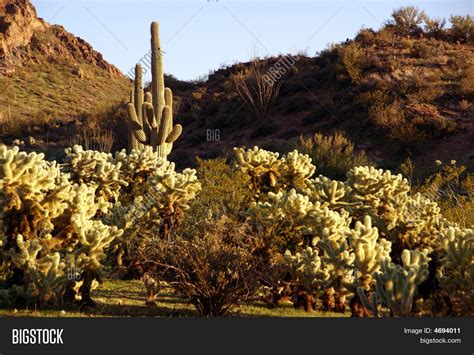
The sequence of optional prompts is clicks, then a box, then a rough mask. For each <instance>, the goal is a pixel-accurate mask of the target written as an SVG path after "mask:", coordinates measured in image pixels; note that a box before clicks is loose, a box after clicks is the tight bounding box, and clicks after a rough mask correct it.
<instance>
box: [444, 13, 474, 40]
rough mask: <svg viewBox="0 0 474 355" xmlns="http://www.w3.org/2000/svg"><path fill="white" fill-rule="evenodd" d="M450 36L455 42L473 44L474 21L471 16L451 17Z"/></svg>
mask: <svg viewBox="0 0 474 355" xmlns="http://www.w3.org/2000/svg"><path fill="white" fill-rule="evenodd" d="M449 22H451V29H450V34H451V36H452V38H453V39H454V40H455V41H463V42H472V41H473V38H474V36H473V32H474V19H473V18H472V17H471V16H470V15H466V16H459V15H458V16H451V17H450V18H449Z"/></svg>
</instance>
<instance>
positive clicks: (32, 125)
mask: <svg viewBox="0 0 474 355" xmlns="http://www.w3.org/2000/svg"><path fill="white" fill-rule="evenodd" d="M410 19H413V18H410V17H408V20H406V19H405V20H404V18H403V16H401V17H399V18H397V17H396V16H395V17H394V19H393V20H392V22H391V23H390V24H388V25H386V26H384V27H383V28H382V29H380V30H378V31H374V30H371V29H363V30H361V31H360V32H359V34H358V35H357V36H356V38H354V39H353V40H347V41H346V42H343V43H340V44H337V45H332V46H330V47H328V48H327V49H326V50H324V51H322V52H321V53H318V54H317V55H316V56H310V55H309V54H299V55H297V56H294V57H293V58H291V59H290V60H288V58H290V57H286V59H285V58H282V57H273V58H265V59H259V60H255V61H253V62H249V63H239V64H236V65H233V66H231V67H225V68H221V69H218V70H216V71H215V72H214V73H212V74H211V75H209V77H208V78H207V79H206V80H202V81H196V82H183V81H179V80H176V79H175V78H174V77H173V76H171V75H169V76H167V77H166V78H165V81H166V85H167V86H169V87H171V88H172V90H173V92H174V94H175V99H176V102H175V109H174V112H175V113H176V117H175V121H176V122H178V123H181V124H182V125H183V127H184V130H183V134H182V136H181V138H180V139H179V140H178V141H177V142H176V144H175V145H174V150H173V152H172V154H171V156H170V158H171V159H172V160H174V161H176V162H177V164H178V165H179V166H181V167H184V166H189V165H193V164H194V163H195V161H194V157H195V156H196V155H199V156H201V157H204V158H206V157H207V158H210V157H217V156H229V155H231V150H232V148H233V147H235V146H247V147H252V146H254V145H258V146H260V147H263V148H266V149H269V150H276V151H281V152H287V151H289V150H292V149H294V148H295V146H296V144H297V141H298V139H299V137H300V136H306V137H308V136H310V135H312V134H314V133H315V132H322V133H324V134H331V133H333V132H335V131H342V132H344V134H345V135H346V136H347V137H348V138H349V139H350V140H352V142H354V144H355V146H356V149H358V150H364V151H365V152H366V153H367V155H368V157H369V158H370V159H371V160H372V161H373V162H375V163H376V164H377V165H378V166H380V167H384V168H390V169H396V168H397V167H398V166H399V165H400V164H401V163H402V162H403V161H405V160H406V159H407V158H408V157H410V158H411V159H412V160H413V162H414V164H415V166H416V167H417V168H418V169H420V170H422V171H429V170H430V169H431V168H432V167H433V162H434V161H435V160H442V161H445V162H446V161H451V160H453V159H454V160H457V161H458V163H460V164H464V165H466V166H467V168H468V170H470V171H474V118H473V116H474V103H473V102H474V84H473V83H474V44H473V38H472V33H473V30H474V25H473V20H472V19H471V18H470V17H469V16H458V17H454V18H452V19H451V21H450V22H451V23H452V27H451V28H447V29H446V28H444V24H443V23H442V21H438V20H429V19H425V20H424V24H422V22H423V21H421V20H420V21H418V22H417V23H415V24H412V23H404V22H403V21H405V22H406V21H409V20H410ZM415 19H416V16H415ZM282 60H283V61H285V60H286V61H287V62H288V61H289V62H291V65H283V66H284V70H283V72H282V73H281V75H279V76H278V80H276V81H275V86H278V87H279V92H278V93H277V95H275V97H274V98H273V99H272V100H271V102H270V104H269V105H268V109H267V110H263V111H264V112H263V113H262V112H260V113H258V112H255V110H254V111H252V110H251V109H250V108H249V106H248V105H246V103H245V100H243V98H242V96H241V95H239V90H238V87H237V86H236V78H239V77H240V78H241V79H242V80H243V82H245V83H246V85H247V86H248V89H249V92H250V93H251V96H252V95H253V97H254V98H256V93H257V92H258V90H257V91H255V88H256V82H257V77H258V76H259V75H260V77H261V76H262V75H268V73H270V72H271V70H274V69H275V68H276V67H277V66H278V65H280V67H281V65H282ZM293 61H294V63H293ZM165 68H166V63H165ZM280 76H281V78H280ZM130 85H131V84H130V81H129V80H128V79H127V78H125V77H124V76H123V75H122V74H121V73H120V71H119V70H118V69H117V68H115V67H114V66H113V65H111V64H109V63H107V62H106V61H105V60H104V59H103V57H102V55H101V54H100V53H98V52H96V51H95V50H94V49H93V48H92V47H91V46H90V45H89V44H88V43H87V42H85V41H84V40H82V39H80V38H78V37H75V36H74V35H72V34H70V33H69V32H67V31H66V30H65V29H64V28H63V27H61V26H57V25H50V24H48V23H46V22H45V21H43V20H42V19H40V18H38V17H37V15H36V11H35V9H34V7H33V6H32V5H31V4H30V2H29V1H28V0H0V139H1V141H4V142H6V143H13V141H14V140H15V139H18V140H19V141H20V142H18V141H17V142H16V143H21V144H24V145H25V147H26V148H31V149H35V150H38V149H42V150H44V151H46V152H51V151H53V153H58V152H61V151H62V148H63V147H65V146H68V145H71V144H74V143H79V144H82V145H83V146H85V147H86V148H94V149H101V150H111V149H112V150H113V149H121V148H124V147H126V146H127V143H128V142H127V141H126V137H127V134H126V132H125V129H126V125H125V124H124V120H126V112H125V110H124V105H123V102H125V101H126V100H127V97H128V92H129V88H130ZM257 101H258V100H257ZM22 141H23V142H22Z"/></svg>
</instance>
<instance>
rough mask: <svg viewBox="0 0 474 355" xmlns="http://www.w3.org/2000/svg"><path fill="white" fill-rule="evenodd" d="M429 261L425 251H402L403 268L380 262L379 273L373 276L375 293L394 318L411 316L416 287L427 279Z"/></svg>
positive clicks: (386, 261) (387, 261)
mask: <svg viewBox="0 0 474 355" xmlns="http://www.w3.org/2000/svg"><path fill="white" fill-rule="evenodd" d="M429 261H430V258H429V257H428V251H427V250H423V251H419V250H413V251H412V250H404V251H403V254H402V262H403V266H401V265H396V264H394V263H392V262H391V261H390V259H388V258H387V259H384V260H382V262H381V271H379V272H377V273H376V274H375V279H376V284H375V292H376V294H377V298H378V300H379V301H380V302H381V303H382V304H383V305H384V306H386V307H388V308H389V309H390V311H391V312H392V313H393V315H394V316H396V317H398V316H409V315H411V313H412V308H413V299H414V296H415V294H416V290H417V286H418V285H419V284H420V283H422V282H423V281H424V280H425V279H426V278H427V277H428V274H429V272H428V262H429Z"/></svg>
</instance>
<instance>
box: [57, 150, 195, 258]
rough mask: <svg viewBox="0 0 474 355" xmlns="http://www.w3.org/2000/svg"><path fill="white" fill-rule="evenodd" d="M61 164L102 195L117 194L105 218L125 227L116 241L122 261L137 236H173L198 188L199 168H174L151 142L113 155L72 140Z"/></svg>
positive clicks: (120, 226)
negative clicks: (150, 144) (197, 170)
mask: <svg viewBox="0 0 474 355" xmlns="http://www.w3.org/2000/svg"><path fill="white" fill-rule="evenodd" d="M63 166H64V168H65V169H66V171H68V172H70V174H71V178H72V179H73V180H74V181H77V182H78V183H84V184H86V185H88V186H91V187H94V188H96V191H97V193H98V197H103V195H105V197H106V198H110V197H113V201H114V202H115V203H114V204H113V206H112V207H111V208H110V211H109V212H108V213H107V215H105V217H104V219H105V220H106V221H107V223H108V224H112V225H116V226H118V227H119V228H121V229H122V230H123V231H124V233H123V236H122V238H119V239H117V240H116V241H115V242H114V243H113V249H115V250H116V253H117V262H118V264H119V265H123V257H124V256H125V254H127V255H126V256H127V258H130V255H129V254H130V253H132V254H133V253H134V252H132V249H133V250H135V252H136V251H137V250H138V249H139V245H140V238H138V237H139V236H141V235H143V234H155V235H160V236H161V237H162V238H164V239H169V238H170V237H171V232H172V230H173V228H175V227H176V226H177V225H179V223H180V222H181V221H182V219H183V216H184V211H185V210H187V209H188V208H189V202H190V201H191V200H192V199H194V197H195V196H196V193H197V192H198V191H199V190H200V183H199V182H198V180H197V177H196V171H195V170H193V169H185V170H183V171H182V172H181V173H178V172H176V171H175V165H174V163H171V162H169V161H167V160H166V159H164V158H163V157H162V156H161V155H160V153H159V152H158V151H156V150H154V149H153V148H152V147H150V146H147V147H142V148H141V149H134V150H132V152H131V153H130V154H127V152H126V151H125V150H122V151H119V152H116V153H115V155H112V154H106V153H99V152H95V151H84V150H83V149H82V148H81V147H79V146H74V147H73V148H72V149H71V148H68V149H66V158H65V163H64V164H63ZM127 264H129V263H127Z"/></svg>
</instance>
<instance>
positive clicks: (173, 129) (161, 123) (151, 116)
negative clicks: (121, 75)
mask: <svg viewBox="0 0 474 355" xmlns="http://www.w3.org/2000/svg"><path fill="white" fill-rule="evenodd" d="M151 76H152V80H151V92H147V93H146V94H145V95H144V94H143V87H142V68H141V66H140V64H137V66H136V67H135V82H134V87H133V88H132V91H131V95H130V103H129V104H128V115H129V119H130V130H131V132H130V149H139V148H141V147H142V146H143V145H150V146H152V147H153V149H155V150H156V151H157V152H158V154H159V155H160V156H161V157H163V158H165V159H166V157H167V156H168V154H169V153H170V152H171V149H172V148H173V142H175V141H176V140H177V139H178V137H179V136H180V134H181V132H182V130H183V127H182V126H181V125H180V124H177V125H175V126H173V93H172V92H171V89H169V88H165V82H164V72H163V58H162V55H161V49H160V39H159V34H158V23H157V22H153V23H152V24H151Z"/></svg>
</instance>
